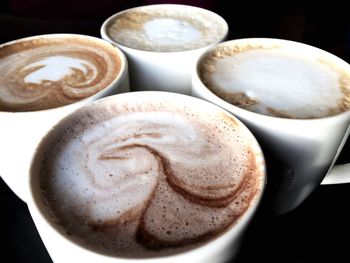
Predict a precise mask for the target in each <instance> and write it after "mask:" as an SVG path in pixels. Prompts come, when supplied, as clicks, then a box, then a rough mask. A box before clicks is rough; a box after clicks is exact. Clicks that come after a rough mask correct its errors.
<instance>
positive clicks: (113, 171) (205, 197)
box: [32, 94, 264, 258]
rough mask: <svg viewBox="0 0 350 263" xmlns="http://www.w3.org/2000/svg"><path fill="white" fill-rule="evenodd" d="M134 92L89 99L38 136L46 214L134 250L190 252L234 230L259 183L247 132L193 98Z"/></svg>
mask: <svg viewBox="0 0 350 263" xmlns="http://www.w3.org/2000/svg"><path fill="white" fill-rule="evenodd" d="M132 99H133V100H132V101H130V96H129V99H128V100H123V98H122V97H120V99H117V98H116V97H110V98H107V99H104V100H102V101H100V102H98V103H94V104H93V105H90V107H85V108H83V109H81V110H80V111H78V112H76V113H75V114H74V115H71V116H70V117H68V118H66V119H65V120H64V121H63V122H61V123H60V124H59V126H58V127H56V129H55V130H54V132H52V133H51V134H49V135H48V136H47V137H46V138H45V139H44V141H43V142H42V144H41V146H40V147H39V152H40V153H41V154H40V155H38V156H37V157H36V158H35V161H34V164H35V165H33V169H32V176H34V178H36V179H34V180H33V182H36V180H38V181H37V182H38V185H40V186H39V188H37V189H35V190H34V192H36V193H37V200H38V203H39V206H41V209H42V210H43V212H44V214H46V216H47V218H48V219H49V221H51V222H54V224H55V226H56V227H58V226H59V227H60V228H61V231H63V232H64V233H65V235H68V236H69V238H71V239H73V240H75V241H76V242H78V243H79V244H82V245H83V246H86V247H87V248H89V249H92V250H94V251H97V252H100V253H105V254H108V255H113V256H120V257H130V258H138V257H142V258H143V257H157V256H163V255H169V254H174V253H179V252H182V251H186V250H188V249H191V248H194V247H197V246H199V245H202V244H204V243H206V242H208V241H209V240H212V239H213V238H215V237H217V236H219V235H220V234H221V233H224V232H225V231H227V230H228V229H230V227H232V226H233V225H234V224H235V223H236V222H237V220H238V219H239V218H240V217H241V216H242V215H243V214H244V213H245V211H246V210H247V208H248V207H249V206H250V204H251V203H252V202H253V200H254V199H256V197H257V196H258V195H259V194H260V192H261V189H262V185H263V176H264V174H263V173H264V172H263V168H262V167H263V165H262V163H261V153H257V150H256V148H254V146H253V145H255V142H254V141H253V140H252V136H251V135H250V134H248V133H247V130H246V129H245V128H244V127H242V126H241V125H240V124H238V123H237V122H236V121H235V119H233V118H232V117H231V116H230V115H228V114H227V113H225V112H223V111H222V110H218V108H215V110H213V108H212V107H208V105H207V104H205V105H202V104H198V105H196V104H195V103H194V102H193V100H194V99H193V98H188V99H184V100H182V101H181V102H180V101H176V102H174V99H173V98H169V97H168V99H157V98H150V97H149V96H144V95H137V94H135V95H134V97H133V98H132ZM196 103H198V101H197V102H196ZM201 103H202V102H201ZM188 105H191V107H189V106H188ZM209 106H210V105H209ZM33 185H35V183H33Z"/></svg>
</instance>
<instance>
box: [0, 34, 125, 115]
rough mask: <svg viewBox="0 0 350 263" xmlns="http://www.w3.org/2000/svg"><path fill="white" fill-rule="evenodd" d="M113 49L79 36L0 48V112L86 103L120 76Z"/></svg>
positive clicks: (116, 56)
mask: <svg viewBox="0 0 350 263" xmlns="http://www.w3.org/2000/svg"><path fill="white" fill-rule="evenodd" d="M120 68H121V60H120V58H119V56H118V55H117V54H116V52H115V51H114V50H113V47H112V46H110V45H109V44H107V43H106V44H104V43H99V42H98V41H96V40H92V39H88V38H81V37H74V36H69V37H45V36H43V37H38V38H32V39H30V38H29V39H23V40H19V41H17V42H12V43H9V44H4V45H2V46H0V111H10V112H11V111H14V112H19V111H37V110H44V109H50V108H55V107H59V106H63V105H66V104H71V103H74V102H76V101H79V100H82V99H84V98H87V97H89V96H92V95H94V94H95V93H97V92H99V91H101V90H102V89H104V88H106V87H107V86H108V85H109V84H111V83H112V82H113V80H114V79H115V78H116V77H117V76H118V73H119V71H120Z"/></svg>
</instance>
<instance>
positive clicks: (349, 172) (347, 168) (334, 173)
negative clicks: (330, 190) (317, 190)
mask: <svg viewBox="0 0 350 263" xmlns="http://www.w3.org/2000/svg"><path fill="white" fill-rule="evenodd" d="M344 183H350V163H347V164H339V165H335V166H334V167H333V168H332V169H331V170H330V172H329V173H328V174H327V176H326V177H325V178H324V179H323V181H322V182H321V184H322V185H327V184H344Z"/></svg>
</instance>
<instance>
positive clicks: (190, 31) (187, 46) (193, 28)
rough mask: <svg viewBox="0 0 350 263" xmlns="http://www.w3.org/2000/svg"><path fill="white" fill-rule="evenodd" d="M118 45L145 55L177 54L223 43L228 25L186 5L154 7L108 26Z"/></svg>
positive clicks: (125, 15) (120, 17)
mask: <svg viewBox="0 0 350 263" xmlns="http://www.w3.org/2000/svg"><path fill="white" fill-rule="evenodd" d="M106 33H107V35H108V36H109V37H110V38H111V39H112V40H113V41H115V42H116V43H118V44H120V45H123V46H126V47H130V48H134V49H139V50H145V51H156V52H176V51H186V50H193V49H198V48H202V47H205V46H208V45H211V44H213V43H217V42H219V41H220V40H221V39H223V38H224V37H225V35H226V33H227V24H226V22H225V21H224V20H223V19H222V18H221V17H220V16H218V15H216V14H215V13H212V12H210V11H208V10H204V9H200V8H195V7H191V6H183V5H153V6H143V7H137V8H132V9H129V10H126V11H124V12H121V13H118V14H117V15H115V16H114V17H113V18H112V19H111V20H109V22H108V24H107V25H106Z"/></svg>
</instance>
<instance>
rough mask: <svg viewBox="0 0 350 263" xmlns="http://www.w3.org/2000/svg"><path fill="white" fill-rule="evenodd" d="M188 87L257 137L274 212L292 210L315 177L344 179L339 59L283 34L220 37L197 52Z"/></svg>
mask: <svg viewBox="0 0 350 263" xmlns="http://www.w3.org/2000/svg"><path fill="white" fill-rule="evenodd" d="M192 94H193V95H194V96H197V97H199V98H202V99H205V100H207V101H210V102H212V103H214V104H217V105H219V106H220V107H222V108H224V109H226V110H228V111H229V112H231V113H232V114H234V115H235V116H237V117H238V118H239V119H240V120H241V121H243V122H244V123H245V124H246V125H247V126H248V127H249V128H250V130H251V131H252V132H253V134H254V135H255V136H256V137H257V139H258V141H259V142H260V143H261V145H262V148H263V150H264V151H265V155H266V159H267V167H268V174H269V175H268V186H270V185H271V188H270V187H268V189H269V193H270V195H269V196H271V197H272V198H271V200H270V202H271V205H272V208H273V210H274V211H275V212H277V213H280V214H281V213H285V212H288V211H291V210H292V209H294V208H295V207H297V206H298V205H299V204H300V203H302V202H303V201H304V200H305V199H306V198H307V197H308V196H309V195H310V194H311V193H312V191H313V190H314V189H315V188H316V187H317V186H318V185H320V183H321V182H323V184H325V183H343V182H350V168H349V166H347V165H342V166H334V164H335V161H336V160H337V157H338V155H339V153H340V152H341V150H342V147H343V145H344V143H345V142H346V140H347V137H348V135H349V124H350V111H349V108H350V66H349V65H348V63H346V62H345V61H343V60H342V59H340V58H338V57H336V56H334V55H332V54H330V53H328V52H326V51H323V50H320V49H318V48H316V47H312V46H309V45H305V44H302V43H297V42H293V41H287V40H279V39H265V38H252V39H237V40H232V41H227V42H224V43H221V44H219V45H217V46H216V47H214V48H213V49H211V50H209V51H208V52H206V53H205V54H203V55H202V56H201V58H200V59H199V61H198V63H197V68H196V71H195V72H194V74H193V79H192ZM270 167H271V168H270ZM326 175H327V177H325V176H326ZM270 189H271V192H270Z"/></svg>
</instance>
